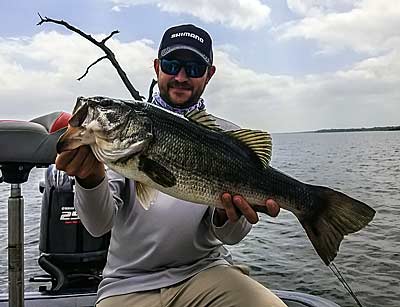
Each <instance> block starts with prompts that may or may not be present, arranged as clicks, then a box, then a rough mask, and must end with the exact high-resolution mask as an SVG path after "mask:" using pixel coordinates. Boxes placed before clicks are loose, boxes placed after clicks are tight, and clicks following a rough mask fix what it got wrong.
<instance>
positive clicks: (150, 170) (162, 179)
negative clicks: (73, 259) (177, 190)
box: [139, 156, 176, 188]
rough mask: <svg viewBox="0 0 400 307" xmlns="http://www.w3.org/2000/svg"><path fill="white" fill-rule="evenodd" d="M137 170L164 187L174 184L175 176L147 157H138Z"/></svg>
mask: <svg viewBox="0 0 400 307" xmlns="http://www.w3.org/2000/svg"><path fill="white" fill-rule="evenodd" d="M139 170H140V171H142V172H144V173H145V174H146V175H147V176H148V177H150V179H151V180H153V181H154V182H155V183H157V184H159V185H161V186H163V187H165V188H170V187H173V186H174V185H175V184H176V178H175V176H174V174H173V173H172V172H171V171H170V170H168V169H167V168H166V167H164V166H162V165H161V164H159V163H158V162H156V161H154V160H152V159H150V158H148V157H145V156H141V157H140V160H139Z"/></svg>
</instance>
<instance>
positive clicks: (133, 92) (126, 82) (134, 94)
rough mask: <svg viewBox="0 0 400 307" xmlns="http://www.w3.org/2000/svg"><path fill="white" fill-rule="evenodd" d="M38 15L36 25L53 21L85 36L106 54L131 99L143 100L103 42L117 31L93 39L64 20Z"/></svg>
mask: <svg viewBox="0 0 400 307" xmlns="http://www.w3.org/2000/svg"><path fill="white" fill-rule="evenodd" d="M38 15H39V17H40V21H39V22H38V23H37V25H38V26H40V25H42V24H44V23H47V22H50V23H55V24H58V25H61V26H64V27H66V28H67V29H68V30H71V31H72V32H75V33H77V34H79V35H80V36H82V37H84V38H86V39H87V40H88V41H90V42H91V43H93V44H94V45H96V46H97V47H99V48H100V49H101V50H103V52H104V53H105V54H106V56H105V57H103V58H107V59H108V60H109V61H110V62H111V64H112V65H113V66H114V68H115V69H116V70H117V72H118V75H119V76H120V78H121V80H122V82H123V83H124V85H125V86H126V88H127V89H128V91H129V93H130V94H131V95H132V97H133V99H136V100H143V99H144V98H145V97H143V96H141V95H140V93H139V92H138V91H137V90H136V89H135V88H134V87H133V85H132V83H131V82H130V81H129V79H128V76H127V75H126V73H125V71H124V70H123V69H122V68H121V66H120V65H119V63H118V61H117V60H116V58H115V55H114V53H113V52H112V51H111V49H110V48H108V47H107V46H106V45H105V42H106V41H107V40H108V39H110V38H111V37H112V36H113V35H114V34H117V33H119V31H113V32H111V34H110V35H109V36H107V37H106V38H104V39H103V40H102V41H101V42H99V41H97V40H96V39H94V38H93V37H92V36H91V35H88V34H86V33H84V32H83V31H81V30H79V29H78V28H75V27H74V26H72V25H70V24H69V23H68V22H65V21H64V20H56V19H52V18H48V17H46V16H45V17H44V18H43V17H42V16H41V15H40V14H39V13H38ZM103 58H100V59H98V60H97V61H96V62H94V63H93V64H91V65H90V66H89V67H88V68H87V69H86V73H85V74H84V75H83V76H82V77H81V78H80V79H82V78H83V77H84V76H86V74H87V72H88V70H89V68H90V67H91V66H93V65H94V64H96V63H98V62H99V61H101V60H103ZM78 80H79V79H78Z"/></svg>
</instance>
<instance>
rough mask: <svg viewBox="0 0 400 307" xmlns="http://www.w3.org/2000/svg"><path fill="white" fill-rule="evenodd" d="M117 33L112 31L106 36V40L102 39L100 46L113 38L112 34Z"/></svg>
mask: <svg viewBox="0 0 400 307" xmlns="http://www.w3.org/2000/svg"><path fill="white" fill-rule="evenodd" d="M118 33H119V31H118V30H115V31H112V32H111V33H110V35H109V36H107V37H106V38H104V39H103V40H102V41H101V44H105V43H106V41H108V40H109V39H110V38H111V37H113V35H114V34H118Z"/></svg>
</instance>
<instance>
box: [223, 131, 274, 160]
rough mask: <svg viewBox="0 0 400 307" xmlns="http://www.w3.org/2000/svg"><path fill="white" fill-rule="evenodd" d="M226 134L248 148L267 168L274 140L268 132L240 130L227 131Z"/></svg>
mask: <svg viewBox="0 0 400 307" xmlns="http://www.w3.org/2000/svg"><path fill="white" fill-rule="evenodd" d="M224 133H226V134H228V135H230V136H231V137H234V138H236V139H237V140H239V141H240V142H242V144H244V145H245V146H247V147H248V148H249V149H250V150H251V151H252V152H254V153H255V154H256V156H257V157H258V158H259V159H260V161H261V163H262V165H263V166H264V167H267V166H268V165H269V163H270V162H271V156H272V138H271V135H270V134H269V133H268V132H266V131H261V130H251V129H239V130H232V131H225V132H224Z"/></svg>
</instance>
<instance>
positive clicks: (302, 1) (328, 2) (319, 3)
mask: <svg viewBox="0 0 400 307" xmlns="http://www.w3.org/2000/svg"><path fill="white" fill-rule="evenodd" d="M359 1H360V0H286V3H287V6H288V8H289V9H290V10H291V11H292V12H294V13H296V14H298V15H301V16H312V15H321V14H326V13H331V12H338V11H344V10H347V9H349V8H352V7H353V6H354V4H355V3H356V2H359Z"/></svg>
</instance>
